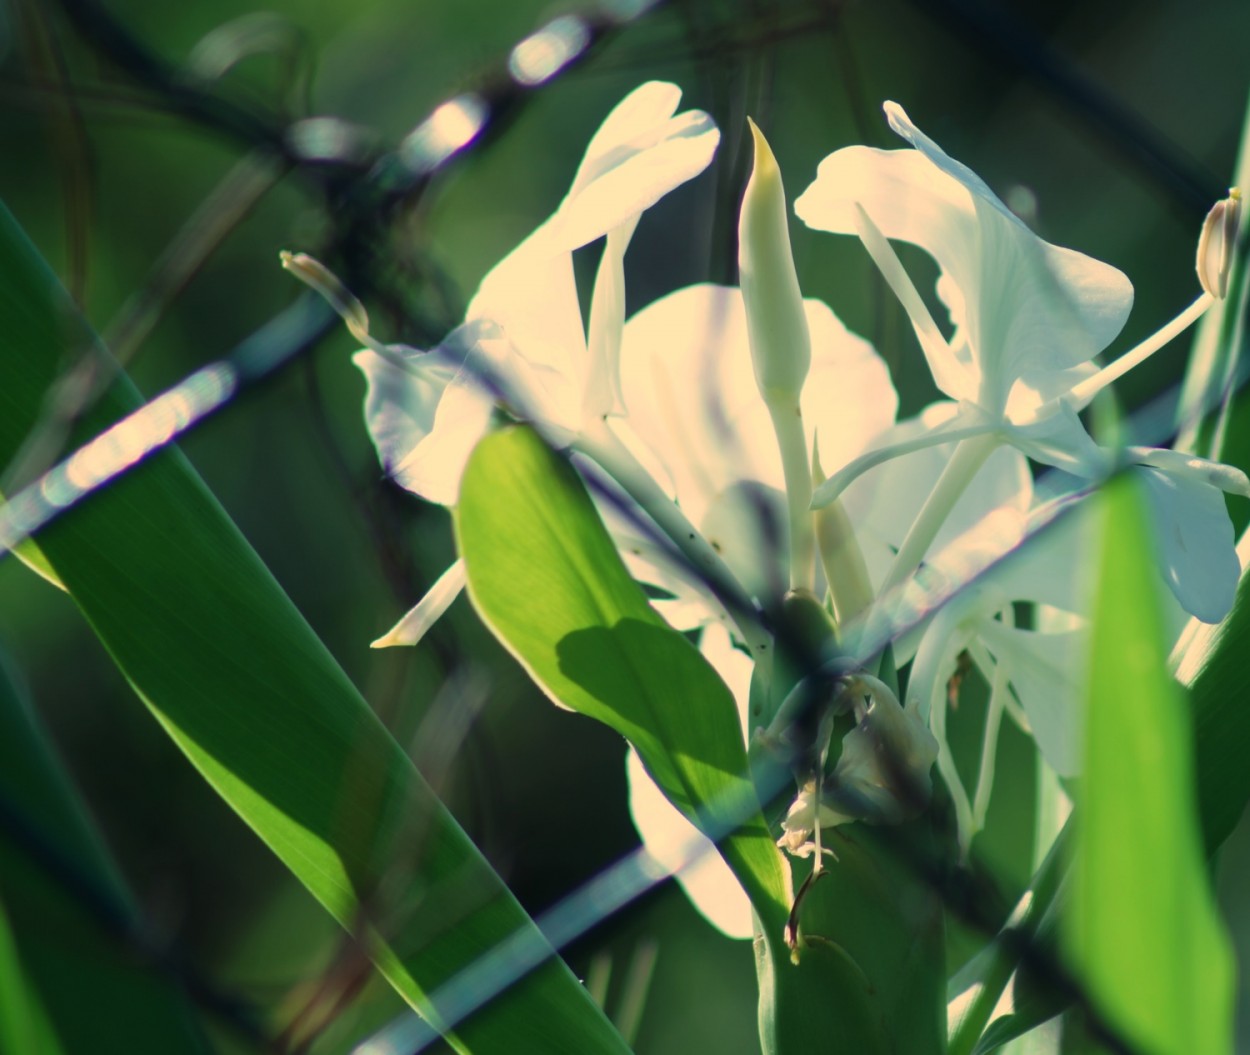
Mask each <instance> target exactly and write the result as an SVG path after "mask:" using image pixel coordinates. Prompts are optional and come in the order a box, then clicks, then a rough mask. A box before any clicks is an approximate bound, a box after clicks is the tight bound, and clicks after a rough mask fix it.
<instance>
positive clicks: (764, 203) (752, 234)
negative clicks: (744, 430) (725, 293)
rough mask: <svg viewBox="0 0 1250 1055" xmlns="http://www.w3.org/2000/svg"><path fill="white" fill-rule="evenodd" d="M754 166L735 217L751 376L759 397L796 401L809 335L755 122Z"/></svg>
mask: <svg viewBox="0 0 1250 1055" xmlns="http://www.w3.org/2000/svg"><path fill="white" fill-rule="evenodd" d="M747 120H748V123H749V124H750V125H751V134H752V136H754V138H755V166H754V168H753V169H752V172H751V178H750V180H749V181H748V182H747V189H746V193H745V194H744V195H743V198H742V211H741V213H740V214H739V217H738V273H739V278H740V281H741V284H742V297H743V300H744V301H745V302H746V310H747V332H748V335H749V337H750V342H751V359H752V361H753V363H754V365H755V380H756V382H757V383H758V385H759V388H760V393H761V395H763V397H764V401H765V402H766V403H768V404H769V405H770V406H771V405H778V404H785V403H789V404H793V405H794V406H797V405H798V401H799V394H800V393H801V392H802V390H803V382H804V380H806V378H807V371H808V367H809V366H810V365H811V358H812V353H811V337H810V335H809V334H808V329H807V314H806V313H805V311H804V309H803V295H802V293H800V292H799V279H798V276H797V275H796V274H795V271H794V258H793V256H792V255H791V252H790V231H789V224H788V219H787V214H786V194H785V189H784V188H783V186H782V183H781V170H780V169H779V168H778V167H777V159H776V158H775V157H773V152H772V150H771V149H769V146H768V142H767V141H766V140H765V139H764V136H763V135H762V134H761V133H760V130H759V129H758V128H757V127H756V126H755V122H754V121H751V120H750V118H748V119H747Z"/></svg>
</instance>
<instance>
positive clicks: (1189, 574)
mask: <svg viewBox="0 0 1250 1055" xmlns="http://www.w3.org/2000/svg"><path fill="white" fill-rule="evenodd" d="M1131 472H1132V473H1133V476H1134V477H1136V478H1137V479H1138V480H1141V481H1142V482H1144V483H1145V485H1146V494H1147V497H1148V498H1149V502H1150V507H1151V511H1152V512H1153V514H1154V527H1155V541H1156V544H1157V547H1158V549H1157V556H1158V561H1159V570H1160V571H1161V572H1162V573H1163V578H1164V581H1165V582H1167V584H1168V587H1169V588H1170V589H1171V591H1172V593H1173V594H1175V596H1176V599H1177V600H1178V601H1180V603H1181V605H1182V607H1183V608H1184V609H1185V611H1187V612H1189V614H1190V615H1193V616H1196V617H1197V618H1199V619H1201V620H1202V621H1203V622H1204V623H1218V622H1219V621H1220V620H1221V619H1223V618H1224V616H1226V615H1227V614H1228V613H1229V611H1230V610H1231V609H1232V606H1233V598H1234V597H1235V596H1236V593H1237V579H1238V577H1239V576H1240V574H1241V565H1240V563H1239V562H1238V560H1237V552H1236V549H1235V546H1234V539H1233V523H1232V520H1231V519H1229V516H1228V508H1227V507H1226V506H1225V504H1224V494H1223V492H1222V491H1220V490H1219V488H1217V487H1215V486H1214V485H1212V484H1211V483H1210V482H1209V481H1208V479H1207V478H1206V475H1205V473H1203V472H1201V471H1186V470H1184V469H1182V468H1179V467H1177V468H1171V469H1167V470H1164V469H1159V468H1152V467H1148V466H1137V467H1134V468H1133V469H1132V470H1131Z"/></svg>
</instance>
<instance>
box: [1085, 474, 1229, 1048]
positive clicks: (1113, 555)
mask: <svg viewBox="0 0 1250 1055" xmlns="http://www.w3.org/2000/svg"><path fill="white" fill-rule="evenodd" d="M1103 501H1104V503H1105V510H1106V513H1105V516H1106V519H1105V526H1104V545H1103V548H1102V549H1103V553H1102V562H1101V571H1100V579H1099V584H1098V590H1097V595H1096V602H1095V614H1094V626H1093V644H1092V649H1093V651H1092V656H1093V661H1092V662H1091V663H1090V668H1091V676H1090V689H1089V700H1088V707H1087V708H1086V712H1087V718H1086V730H1085V738H1086V744H1085V757H1086V764H1085V770H1084V772H1085V776H1084V783H1083V787H1082V789H1081V794H1080V796H1079V800H1078V810H1079V815H1078V820H1079V823H1078V826H1077V837H1076V840H1077V841H1076V850H1075V860H1074V875H1073V886H1072V891H1071V897H1070V899H1069V902H1068V908H1069V912H1068V916H1067V927H1066V932H1065V938H1066V944H1067V948H1068V950H1069V954H1070V956H1071V959H1072V963H1073V966H1074V969H1075V971H1076V973H1077V976H1078V978H1079V979H1080V980H1081V981H1082V982H1083V984H1084V985H1085V986H1086V987H1087V989H1088V991H1089V994H1090V996H1091V999H1092V1001H1093V1006H1094V1007H1095V1008H1096V1009H1097V1010H1098V1011H1099V1013H1100V1014H1102V1015H1103V1016H1105V1018H1106V1020H1107V1022H1108V1023H1109V1025H1110V1026H1111V1028H1112V1029H1114V1030H1116V1031H1118V1032H1120V1033H1121V1034H1122V1035H1123V1036H1124V1037H1125V1038H1127V1039H1128V1040H1129V1042H1130V1043H1132V1044H1133V1045H1135V1046H1137V1047H1139V1048H1140V1049H1141V1050H1143V1051H1149V1052H1152V1053H1156V1055H1172V1053H1175V1055H1189V1053H1192V1052H1198V1051H1201V1052H1204V1053H1209V1055H1220V1053H1221V1052H1231V1050H1232V963H1231V956H1230V952H1229V947H1228V942H1227V939H1226V936H1225V934H1224V933H1223V930H1222V928H1221V925H1220V923H1219V920H1218V917H1217V915H1216V912H1215V908H1214V903H1213V900H1212V895H1211V890H1210V885H1209V882H1208V877H1207V873H1206V868H1205V860H1204V854H1203V849H1202V841H1201V833H1200V829H1199V826H1198V814H1197V806H1196V800H1195V792H1194V769H1193V754H1192V752H1193V734H1192V731H1191V724H1190V717H1189V714H1188V711H1187V708H1186V706H1185V700H1184V696H1183V693H1182V691H1181V690H1180V689H1179V688H1178V687H1177V685H1176V684H1175V682H1174V681H1173V680H1172V678H1171V677H1170V676H1169V674H1168V672H1167V669H1166V664H1165V661H1164V657H1163V648H1162V645H1163V641H1164V636H1163V623H1162V618H1161V615H1160V606H1159V600H1158V595H1157V591H1158V589H1159V584H1158V582H1157V580H1156V577H1155V576H1154V575H1153V574H1152V573H1151V570H1152V567H1153V563H1152V557H1151V551H1150V546H1151V544H1152V540H1151V539H1150V537H1149V535H1148V530H1149V529H1148V523H1149V522H1148V520H1147V519H1146V518H1145V516H1144V507H1143V506H1142V503H1141V500H1140V496H1139V495H1138V494H1137V492H1136V491H1135V490H1133V488H1132V484H1131V481H1125V480H1120V481H1115V482H1113V483H1112V484H1111V485H1108V487H1107V488H1106V497H1105V498H1104V499H1103Z"/></svg>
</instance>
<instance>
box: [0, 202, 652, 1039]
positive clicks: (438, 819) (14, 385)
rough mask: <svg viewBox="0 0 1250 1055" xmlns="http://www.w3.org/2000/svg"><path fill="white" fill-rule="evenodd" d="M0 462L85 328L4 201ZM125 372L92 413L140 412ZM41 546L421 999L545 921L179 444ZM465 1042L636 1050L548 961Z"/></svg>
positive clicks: (261, 826) (227, 778)
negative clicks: (420, 768)
mask: <svg viewBox="0 0 1250 1055" xmlns="http://www.w3.org/2000/svg"><path fill="white" fill-rule="evenodd" d="M0 275H3V284H0V335H2V336H0V342H3V344H2V345H0V460H3V461H5V462H7V461H8V459H9V458H11V457H12V454H13V452H14V451H15V449H16V448H17V447H18V445H19V444H21V443H22V442H23V440H24V439H25V437H26V436H27V433H28V431H29V430H30V428H31V427H32V425H33V424H34V423H35V421H36V419H37V417H38V414H39V411H40V407H41V405H42V400H43V398H44V393H45V391H46V390H47V388H48V386H49V384H50V383H51V382H52V380H53V375H54V370H55V368H56V366H57V364H58V362H59V361H60V359H61V358H62V356H63V354H64V353H65V351H66V349H67V348H73V349H75V350H78V349H81V348H82V347H84V346H87V345H86V342H88V341H90V339H91V338H90V335H89V334H88V333H86V332H85V330H84V328H83V326H82V324H81V323H80V322H77V321H76V320H74V319H73V318H72V317H71V316H70V315H69V313H68V312H67V311H66V310H65V309H64V300H63V295H62V294H61V292H60V289H59V287H58V286H57V284H56V281H55V279H54V277H53V276H52V275H51V274H50V272H48V270H47V268H46V266H45V265H44V264H43V262H42V261H41V260H40V259H39V258H38V256H37V254H36V253H35V251H34V250H33V248H32V247H31V246H30V245H29V243H28V242H26V240H25V238H24V236H23V235H22V234H21V232H20V230H18V229H17V227H16V225H15V224H14V223H13V221H12V218H11V217H9V216H8V214H7V213H5V212H3V211H2V210H0ZM137 403H138V398H137V396H136V394H135V393H134V391H133V389H131V388H130V387H129V385H127V384H126V383H124V382H123V383H120V384H118V385H116V386H114V388H113V389H112V390H111V391H110V393H109V394H108V395H107V396H106V397H105V399H104V400H103V401H102V402H101V404H100V405H99V406H98V408H97V411H96V413H95V414H94V415H93V417H92V418H91V420H90V421H89V422H88V423H87V426H88V427H89V428H91V429H93V430H95V431H99V430H100V429H101V428H102V427H104V426H105V425H106V424H107V423H108V422H110V421H112V420H116V418H118V417H119V416H121V415H122V414H124V413H125V412H127V411H129V410H131V409H132V408H134V407H135V406H136V405H137ZM38 543H39V547H40V549H41V550H42V552H43V554H44V555H45V557H46V558H47V560H48V562H49V563H50V565H51V567H52V568H53V570H54V571H55V573H56V575H57V577H58V578H59V579H60V581H61V582H62V583H64V585H65V587H66V589H67V590H68V591H69V593H70V594H71V595H72V596H73V598H74V600H75V601H76V602H77V604H78V605H79V607H80V608H81V609H82V611H83V613H84V615H85V616H86V618H87V619H88V620H89V622H90V623H91V625H92V627H93V629H94V630H95V632H96V633H97V635H98V636H99V638H100V640H101V641H102V642H103V643H104V645H105V646H106V647H107V648H108V650H109V651H110V653H111V654H112V656H113V659H114V661H115V662H116V663H117V665H118V667H119V668H120V669H121V670H122V671H123V672H124V674H125V675H126V677H127V678H128V679H129V680H130V682H131V684H132V685H133V686H134V688H135V691H136V692H137V693H138V694H139V696H140V697H141V698H142V699H143V701H144V702H145V703H146V704H147V705H148V707H149V708H151V710H152V713H153V714H154V715H155V716H156V718H157V719H158V721H160V723H161V724H162V725H163V726H164V728H165V729H166V730H167V731H168V733H169V735H170V736H171V737H172V738H173V739H174V741H175V742H176V743H177V744H178V746H179V747H180V748H182V750H183V751H184V752H185V753H186V755H187V757H188V758H189V759H190V761H191V762H192V763H193V764H194V765H195V766H196V767H197V768H198V769H199V770H200V772H201V773H202V774H203V775H204V776H205V778H206V779H207V780H208V781H209V782H210V783H211V784H212V786H213V787H214V788H216V789H217V791H218V792H219V793H220V794H221V795H222V797H223V798H225V799H226V801H227V802H228V803H229V804H230V805H231V806H232V807H233V808H234V809H235V810H236V811H237V812H238V813H239V814H240V815H241V816H242V817H243V818H244V819H245V820H246V821H247V823H248V824H250V825H251V826H252V828H253V829H254V830H255V831H256V832H257V834H258V835H259V836H260V837H261V838H262V839H263V840H264V841H265V842H266V843H267V844H268V845H269V846H270V848H272V849H273V851H274V852H275V853H276V854H277V855H278V856H279V857H280V858H281V859H282V860H283V862H285V864H286V865H287V866H288V867H289V868H290V869H291V871H292V872H293V873H294V874H295V875H296V876H297V877H298V878H299V879H300V881H301V882H303V883H304V885H305V886H306V887H307V888H308V889H309V890H310V891H311V892H312V894H313V895H314V896H315V897H316V898H317V899H318V900H319V901H320V902H321V903H322V904H323V905H324V906H325V907H326V909H327V910H328V911H329V912H330V913H331V914H332V915H333V916H334V917H335V918H336V919H337V920H339V922H340V923H342V924H343V926H344V927H347V928H349V929H351V930H352V931H353V933H355V934H357V935H358V936H359V938H360V940H361V942H362V945H363V947H364V948H365V949H367V951H368V952H369V954H370V955H371V956H372V957H373V959H374V961H375V963H376V964H377V965H378V966H379V969H380V970H381V971H382V972H383V974H384V975H385V976H386V977H387V979H388V980H389V981H390V983H391V984H392V985H393V986H394V987H395V989H396V990H397V991H398V992H399V993H400V994H401V995H402V996H403V997H404V998H405V999H406V1000H407V1001H408V1002H409V1003H410V1004H411V1005H412V1006H413V1007H415V1008H417V1009H419V1010H421V1011H422V1012H423V1013H427V1014H432V1015H433V1016H434V1018H435V1020H436V1019H437V1013H436V1010H435V1009H431V1008H430V1006H429V1001H428V995H429V994H430V993H431V992H432V991H433V990H434V989H435V988H436V987H437V986H438V985H439V984H440V983H442V982H444V981H446V980H447V979H449V978H450V977H451V976H453V975H454V974H455V973H456V972H457V971H458V970H460V969H461V968H463V967H465V966H466V965H467V964H469V963H471V962H473V961H475V960H476V959H477V958H478V957H480V956H481V955H483V954H484V953H486V952H487V951H488V950H490V949H492V948H493V947H495V946H496V945H498V944H499V943H500V942H503V941H505V940H506V939H508V938H509V937H510V936H511V935H513V934H515V933H517V932H525V933H527V934H528V935H530V937H532V939H533V940H534V941H535V942H541V941H542V939H541V936H540V935H539V934H538V932H537V930H536V928H534V926H533V923H532V921H530V920H529V918H528V917H527V916H526V915H525V913H524V911H523V910H522V909H521V907H520V906H519V905H518V904H517V902H516V901H515V899H514V898H513V897H512V895H511V894H510V893H509V892H508V890H507V888H506V887H505V886H504V885H503V883H502V882H501V881H500V879H499V878H498V876H496V875H495V873H494V872H493V871H492V870H491V869H490V867H489V866H488V865H487V863H486V862H485V861H484V859H483V858H482V857H481V855H480V854H479V852H478V851H477V849H476V848H475V847H474V846H473V844H472V843H471V842H470V840H469V839H468V837H467V836H466V835H465V834H464V833H463V832H462V831H461V830H460V828H459V827H458V826H457V825H456V823H455V821H454V820H453V819H452V817H451V816H450V815H449V814H448V813H447V811H446V809H445V808H444V807H443V805H442V804H441V803H440V802H439V801H438V799H437V797H436V796H435V795H434V794H433V792H432V791H431V790H430V788H429V787H428V785H426V784H425V782H424V781H423V780H422V779H421V777H420V775H419V774H418V773H417V771H416V769H415V768H414V766H413V765H412V763H411V761H410V760H409V759H408V758H407V757H406V755H405V754H404V752H403V751H402V750H401V748H400V747H399V745H398V744H397V743H396V742H395V741H394V739H393V738H392V737H391V736H390V734H389V733H388V732H387V731H386V729H385V728H384V727H383V726H382V725H381V723H380V722H379V721H378V720H377V718H376V716H375V715H374V714H373V712H372V711H371V710H370V709H369V707H368V706H367V704H366V703H365V701H364V700H363V699H362V698H361V696H360V694H359V693H358V692H357V690H356V689H355V687H354V686H353V685H352V684H351V682H350V681H349V680H348V678H347V676H346V675H345V674H344V673H343V671H342V670H341V668H340V667H339V666H338V665H337V664H336V663H335V661H334V659H333V657H331V655H330V654H329V653H328V652H327V650H326V649H325V647H324V646H323V645H322V644H321V642H320V641H319V640H318V638H317V637H316V635H315V634H314V633H313V632H312V630H311V629H310V628H309V626H308V624H307V623H306V622H305V621H304V619H303V618H302V617H301V616H300V614H299V612H298V611H297V610H296V609H295V607H294V606H293V605H292V604H291V602H290V600H289V599H288V598H287V597H286V595H285V594H284V593H283V592H282V590H281V588H280V587H279V586H278V584H277V582H276V581H275V580H274V579H273V577H272V575H271V574H270V573H269V571H268V570H267V569H266V568H265V566H264V564H263V563H262V562H261V560H260V559H259V558H258V557H257V556H256V554H255V552H254V551H253V550H252V549H251V547H250V546H249V545H248V544H247V542H246V540H245V539H244V538H243V537H242V536H241V535H240V534H239V532H238V530H237V529H236V528H235V527H234V525H233V523H232V522H231V521H230V519H229V518H228V517H227V516H226V514H225V513H224V512H223V510H222V509H221V507H220V506H219V505H218V503H217V502H216V500H215V499H214V498H213V496H212V495H211V494H210V493H209V491H208V490H207V488H206V487H205V486H204V484H203V483H202V482H201V480H200V479H199V477H198V476H197V475H196V473H195V472H194V470H192V468H191V467H190V465H189V464H188V463H187V462H186V460H185V459H184V458H183V457H182V455H181V454H180V453H179V452H178V451H177V450H176V449H166V450H164V451H162V452H161V453H159V454H157V455H154V456H152V457H151V458H149V459H147V460H146V461H145V462H144V464H143V465H142V466H140V467H138V468H137V469H135V470H133V471H132V472H131V473H130V474H129V475H127V476H125V477H123V478H121V479H119V480H117V481H114V482H113V483H111V484H110V485H108V486H107V487H106V488H104V489H102V490H101V491H99V492H98V493H96V494H94V495H92V496H91V497H89V498H88V499H86V500H85V501H84V502H82V503H81V504H80V505H79V506H77V507H75V508H73V509H70V510H69V511H67V512H65V513H64V514H62V515H61V517H60V518H58V519H57V520H56V521H55V522H54V523H53V524H51V525H50V526H49V527H48V528H47V529H46V530H44V531H42V532H40V533H39V536H38ZM451 1040H452V1043H453V1046H455V1047H456V1048H457V1050H460V1051H463V1052H475V1053H480V1052H504V1053H512V1052H516V1051H525V1050H533V1051H537V1050H541V1051H549V1052H567V1053H570V1055H581V1053H586V1052H622V1051H625V1050H627V1049H626V1048H625V1045H624V1044H623V1042H622V1041H621V1040H620V1038H619V1036H618V1035H617V1034H616V1032H615V1031H614V1030H613V1029H612V1027H611V1026H610V1024H609V1023H608V1021H607V1020H606V1018H604V1016H603V1015H602V1013H601V1012H600V1011H599V1009H598V1008H597V1007H595V1006H594V1004H593V1002H592V1001H591V1000H590V999H589V997H588V996H587V995H586V993H585V991H584V989H583V988H582V986H581V985H580V984H579V983H578V981H577V979H576V978H575V977H574V976H573V974H572V973H571V972H570V971H569V970H568V969H567V967H565V966H564V964H563V963H562V962H561V961H560V960H558V959H556V958H551V959H549V960H547V961H546V962H545V963H544V965H543V966H541V967H540V968H538V969H537V970H536V971H534V972H533V973H531V974H530V975H528V976H527V977H526V978H525V979H524V980H523V981H522V982H520V983H519V984H518V985H516V986H514V987H513V988H512V989H510V990H509V991H507V992H506V993H505V994H503V995H502V996H500V997H499V998H497V999H496V1000H494V1001H491V1002H490V1003H489V1004H487V1005H486V1006H485V1007H484V1008H483V1009H481V1010H480V1011H478V1012H477V1013H474V1014H472V1015H471V1016H470V1017H469V1018H468V1019H467V1020H466V1021H465V1022H464V1023H463V1024H462V1025H461V1026H460V1027H459V1028H458V1029H457V1030H456V1031H455V1034H454V1035H453V1036H452V1037H451Z"/></svg>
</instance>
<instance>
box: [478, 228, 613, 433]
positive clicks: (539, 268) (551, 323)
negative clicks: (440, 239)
mask: <svg viewBox="0 0 1250 1055" xmlns="http://www.w3.org/2000/svg"><path fill="white" fill-rule="evenodd" d="M465 319H466V321H471V320H475V319H477V320H490V321H491V322H493V323H495V324H496V325H498V326H499V327H500V328H501V329H502V330H503V332H504V333H505V334H506V335H507V337H508V339H509V340H510V341H511V342H512V344H513V346H514V347H515V348H516V350H517V351H518V353H519V354H520V355H521V356H523V357H524V359H525V360H526V361H527V362H528V363H530V364H531V365H533V366H535V367H537V368H540V369H547V370H550V371H551V372H552V373H553V374H554V375H556V376H559V377H563V378H567V379H568V381H569V385H570V395H569V396H568V397H567V398H568V399H569V400H570V401H572V402H573V403H574V404H575V405H576V409H575V411H574V410H573V409H572V408H569V411H568V413H569V414H571V415H573V416H577V415H580V413H581V405H580V402H581V401H580V393H581V390H582V388H583V387H584V383H585V377H586V374H587V371H588V369H589V366H590V363H589V359H588V357H587V354H586V335H585V331H584V329H583V327H582V311H581V307H580V305H579V303H578V299H577V283H576V281H575V279H574V276H573V257H572V255H571V254H570V253H568V252H566V251H562V250H561V249H560V248H559V247H557V246H556V245H555V244H554V243H553V242H552V239H551V229H550V226H549V225H544V226H543V227H540V228H539V229H538V230H537V231H535V232H534V233H533V234H532V235H530V236H529V238H527V239H526V240H525V241H524V242H522V243H521V244H520V245H519V246H517V248H516V249H514V250H513V251H512V252H511V253H509V254H508V255H507V256H506V257H504V259H503V260H501V261H500V262H499V263H498V264H496V265H495V267H494V268H492V269H491V270H490V272H489V273H488V274H487V275H486V277H485V278H484V279H482V284H481V285H480V286H479V287H478V291H477V293H476V295H475V296H474V297H473V300H472V301H470V302H469V310H468V312H467V313H466V315H465Z"/></svg>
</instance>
